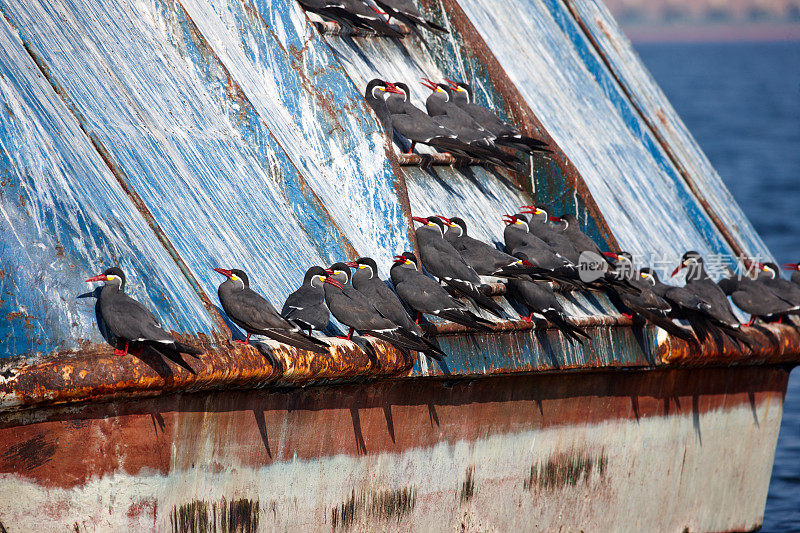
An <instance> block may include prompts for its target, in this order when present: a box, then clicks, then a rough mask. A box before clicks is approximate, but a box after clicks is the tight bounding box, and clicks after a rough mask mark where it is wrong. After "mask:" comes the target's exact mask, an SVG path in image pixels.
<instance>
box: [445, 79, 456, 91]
mask: <svg viewBox="0 0 800 533" xmlns="http://www.w3.org/2000/svg"><path fill="white" fill-rule="evenodd" d="M444 81H446V82H447V84H448V85H449V86H450V87H452V88H453V89H455V90H456V91H457V90H458V88H459V87H458V84H457V83H456V82H454V81H453V80H449V79H447V78H445V79H444Z"/></svg>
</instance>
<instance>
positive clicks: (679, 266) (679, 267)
mask: <svg viewBox="0 0 800 533" xmlns="http://www.w3.org/2000/svg"><path fill="white" fill-rule="evenodd" d="M682 268H683V263H681V264H679V265H678V266H676V267H675V270H673V271H672V274H671V275H670V276H669V277H671V278H672V277H675V274H677V273H678V272H680V271H681V269H682Z"/></svg>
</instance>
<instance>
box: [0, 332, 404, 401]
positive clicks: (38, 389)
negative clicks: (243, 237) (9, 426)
mask: <svg viewBox="0 0 800 533" xmlns="http://www.w3.org/2000/svg"><path fill="white" fill-rule="evenodd" d="M179 338H180V339H181V340H182V341H183V342H186V343H187V344H192V345H194V346H196V347H199V348H201V349H203V350H204V354H203V355H202V356H201V357H200V358H199V359H194V358H192V357H188V356H185V357H183V358H181V359H178V358H170V359H167V358H166V357H164V356H163V355H162V354H161V353H158V352H156V351H154V350H152V349H149V348H148V349H145V351H144V352H143V353H142V354H141V355H139V356H134V355H128V356H116V355H114V354H113V350H112V349H111V347H109V346H106V345H94V344H91V345H89V344H87V345H86V346H85V347H84V349H83V350H81V351H80V352H77V353H76V352H63V353H59V354H56V355H49V356H47V357H43V358H41V359H39V360H38V361H32V362H31V361H26V360H22V359H20V360H17V361H11V362H10V365H8V366H7V367H6V368H5V369H4V374H5V375H8V376H11V377H9V378H8V379H5V380H4V381H3V382H2V383H0V412H2V411H9V410H19V409H25V408H29V407H35V406H40V405H54V404H64V403H73V402H85V401H106V400H110V399H114V398H134V397H145V396H157V395H163V394H170V393H175V392H191V391H196V390H213V389H229V388H260V387H264V386H268V385H271V386H290V385H295V386H296V385H301V384H306V383H309V382H323V381H329V380H337V381H339V380H363V379H374V378H378V377H390V376H398V375H406V374H408V373H409V372H410V371H411V369H412V368H413V364H414V359H413V358H412V357H411V355H410V354H409V353H407V352H406V353H401V352H399V351H398V350H396V349H395V348H393V347H392V346H391V345H389V344H387V343H385V342H383V341H379V340H376V339H369V340H367V338H364V337H362V338H359V340H358V342H351V341H344V340H341V339H336V338H328V339H326V341H327V342H328V343H329V344H330V345H331V348H330V350H329V352H328V353H324V354H316V353H312V352H306V351H304V350H298V349H295V348H292V347H290V346H286V345H283V344H280V343H276V342H272V341H270V342H269V343H259V344H260V347H259V348H256V347H255V346H253V345H247V346H245V345H239V344H234V343H231V342H230V341H229V339H228V338H226V337H223V336H215V337H207V336H204V335H201V336H199V337H179ZM365 347H366V349H364V348H365ZM15 365H17V366H15Z"/></svg>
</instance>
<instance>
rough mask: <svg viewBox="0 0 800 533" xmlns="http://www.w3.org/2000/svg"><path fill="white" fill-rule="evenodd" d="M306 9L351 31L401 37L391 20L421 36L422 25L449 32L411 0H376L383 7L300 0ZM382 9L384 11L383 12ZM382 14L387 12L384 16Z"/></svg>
mask: <svg viewBox="0 0 800 533" xmlns="http://www.w3.org/2000/svg"><path fill="white" fill-rule="evenodd" d="M298 2H299V3H300V5H301V6H303V8H304V9H305V10H306V11H310V12H312V13H316V14H317V15H320V16H321V17H323V18H326V19H328V20H332V21H334V22H336V23H337V24H339V25H340V26H342V27H345V28H348V29H350V30H351V31H352V30H354V29H357V28H360V29H365V30H371V31H374V32H375V33H377V34H378V35H384V36H387V37H394V38H397V39H400V38H402V37H403V33H402V32H401V31H400V29H399V28H397V27H395V26H392V25H391V24H389V22H390V21H391V19H395V20H396V21H398V22H402V23H404V24H405V25H406V26H408V27H409V29H411V30H412V31H414V32H415V33H417V35H419V36H420V37H422V34H421V33H420V31H419V29H420V28H425V29H428V30H433V31H436V32H441V33H449V32H448V31H447V29H445V28H443V27H442V26H440V25H438V24H436V23H435V22H432V21H430V20H427V19H426V18H425V17H424V16H423V15H422V13H420V11H419V9H417V6H415V5H414V3H413V2H412V1H411V0H375V4H377V6H378V7H379V8H380V9H378V8H376V7H375V6H373V5H371V4H369V3H367V2H365V1H363V0H298ZM381 9H383V11H381ZM382 15H388V16H389V19H384V18H383V17H382Z"/></svg>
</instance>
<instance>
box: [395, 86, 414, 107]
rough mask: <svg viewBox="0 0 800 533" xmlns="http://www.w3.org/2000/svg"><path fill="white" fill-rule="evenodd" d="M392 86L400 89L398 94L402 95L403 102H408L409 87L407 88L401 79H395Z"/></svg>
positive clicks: (409, 97) (409, 95)
mask: <svg viewBox="0 0 800 533" xmlns="http://www.w3.org/2000/svg"><path fill="white" fill-rule="evenodd" d="M394 86H395V87H397V89H399V90H400V93H399V94H400V95H401V96H402V97H403V101H404V102H408V101H409V100H410V99H411V89H409V88H408V85H406V84H405V83H403V82H402V81H396V82H394Z"/></svg>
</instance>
